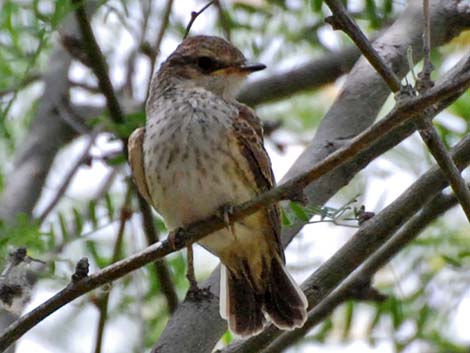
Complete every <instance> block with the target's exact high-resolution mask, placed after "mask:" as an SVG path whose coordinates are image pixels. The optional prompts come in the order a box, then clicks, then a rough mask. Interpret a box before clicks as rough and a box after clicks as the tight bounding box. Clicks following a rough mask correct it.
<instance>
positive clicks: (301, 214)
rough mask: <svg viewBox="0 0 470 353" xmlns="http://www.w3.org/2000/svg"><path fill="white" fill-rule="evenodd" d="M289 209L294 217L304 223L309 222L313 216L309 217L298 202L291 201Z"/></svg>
mask: <svg viewBox="0 0 470 353" xmlns="http://www.w3.org/2000/svg"><path fill="white" fill-rule="evenodd" d="M289 207H290V209H291V210H292V212H293V213H294V215H295V216H296V217H297V218H298V219H299V220H301V221H302V222H308V221H309V220H310V218H311V215H309V214H308V213H307V211H306V209H305V208H304V207H303V206H301V205H300V204H298V203H297V202H294V201H291V202H290V203H289Z"/></svg>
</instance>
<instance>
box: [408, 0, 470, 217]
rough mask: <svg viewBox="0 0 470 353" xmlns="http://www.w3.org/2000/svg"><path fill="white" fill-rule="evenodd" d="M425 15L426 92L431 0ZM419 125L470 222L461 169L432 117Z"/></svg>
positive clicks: (420, 87)
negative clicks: (450, 153) (433, 122)
mask: <svg viewBox="0 0 470 353" xmlns="http://www.w3.org/2000/svg"><path fill="white" fill-rule="evenodd" d="M423 17H424V21H423V22H424V25H423V28H424V31H423V32H424V35H423V48H424V66H423V71H422V72H420V74H419V75H418V77H419V78H420V80H419V82H418V90H419V91H420V92H425V91H426V90H428V89H429V88H430V87H432V86H433V82H432V80H431V73H432V71H433V69H434V66H433V64H432V62H431V25H430V22H431V21H430V16H429V0H423ZM417 124H418V127H419V134H420V136H421V138H422V139H423V141H424V142H425V143H426V146H427V147H428V149H429V150H430V151H431V154H432V155H433V157H434V159H435V160H436V161H437V163H438V164H439V166H440V167H441V169H442V171H443V172H444V174H445V176H446V178H447V180H449V184H450V186H451V188H452V190H453V191H454V193H455V195H456V196H457V199H458V200H459V202H460V205H461V206H462V209H463V211H464V213H465V215H466V216H467V220H468V221H469V222H470V190H469V189H468V186H467V185H466V184H465V181H464V180H463V178H462V177H461V175H460V173H459V170H458V169H457V167H456V166H455V164H454V161H453V160H452V158H451V157H450V156H449V153H448V152H447V150H446V147H445V145H444V143H443V142H442V140H441V138H440V136H439V133H438V132H437V130H436V128H435V127H434V125H433V124H432V121H431V119H429V118H428V117H424V119H423V120H422V121H418V122H417Z"/></svg>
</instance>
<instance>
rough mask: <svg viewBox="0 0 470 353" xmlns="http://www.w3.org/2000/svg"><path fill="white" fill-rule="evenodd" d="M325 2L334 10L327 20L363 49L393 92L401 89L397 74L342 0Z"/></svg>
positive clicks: (326, 0) (363, 52) (327, 0)
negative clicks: (381, 55)
mask: <svg viewBox="0 0 470 353" xmlns="http://www.w3.org/2000/svg"><path fill="white" fill-rule="evenodd" d="M325 2H326V3H327V5H328V6H329V8H330V9H331V12H333V16H331V17H328V18H326V19H325V21H326V22H327V23H329V24H331V25H332V26H333V28H334V29H342V30H343V31H344V32H346V33H347V34H348V35H349V37H351V39H352V40H353V42H354V43H355V44H356V45H357V47H358V48H359V49H360V50H361V52H362V54H363V55H364V56H365V57H366V58H367V60H369V62H370V63H371V65H372V66H373V67H374V68H375V69H376V70H377V72H378V73H379V74H380V76H382V78H383V79H384V81H385V82H387V85H388V86H389V87H390V89H391V90H392V92H397V91H399V90H400V87H401V84H400V80H399V79H398V77H397V75H396V74H395V73H394V72H393V71H392V70H390V68H389V67H388V66H387V64H386V63H385V62H384V61H383V59H382V58H381V57H380V55H379V54H378V53H377V52H376V51H375V49H374V48H373V47H372V45H371V44H370V42H369V40H368V39H367V37H366V36H365V35H364V33H362V31H361V30H360V28H359V27H358V26H357V25H356V23H355V22H354V20H353V19H352V18H351V17H350V16H349V15H348V13H347V12H346V9H345V8H344V5H343V4H342V3H341V1H339V0H325Z"/></svg>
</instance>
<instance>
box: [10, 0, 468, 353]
mask: <svg viewBox="0 0 470 353" xmlns="http://www.w3.org/2000/svg"><path fill="white" fill-rule="evenodd" d="M200 6H201V2H199V1H194V0H190V1H189V0H176V1H175V6H174V9H175V12H176V13H177V14H178V16H182V17H184V18H188V17H189V12H190V9H198V8H199V7H200ZM129 10H130V11H135V9H133V8H132V7H130V8H129ZM204 16H206V18H208V19H209V20H205V21H203V20H201V19H198V20H197V21H196V22H195V24H194V26H193V29H192V31H193V32H194V33H203V32H204V33H211V31H210V29H209V30H206V28H207V27H209V28H210V23H211V21H212V19H213V13H212V12H210V11H208V12H207V13H206V14H205V15H204ZM131 17H132V16H131ZM185 22H187V21H185ZM109 24H113V25H114V27H115V28H116V30H118V32H114V31H113V32H108V31H107V30H105V29H104V27H96V26H95V32H96V34H97V36H98V39H99V41H100V43H101V44H103V43H107V44H108V45H109V43H112V45H115V46H116V47H119V48H120V53H121V54H122V57H118V58H117V59H116V60H117V63H122V62H123V61H124V60H125V58H126V54H127V53H129V51H130V50H131V49H132V45H134V43H133V37H132V36H131V35H130V34H128V33H127V32H126V31H124V30H122V28H120V24H119V22H118V21H117V19H116V16H114V15H113V14H110V15H109V16H108V18H107V26H109ZM153 25H154V26H155V27H156V28H158V26H159V23H156V24H153ZM107 28H109V27H107ZM116 33H119V36H117V35H116ZM322 37H323V40H325V41H327V42H328V43H330V44H331V45H332V47H333V49H334V47H335V42H337V41H336V34H335V33H333V32H332V31H331V30H329V29H328V28H326V27H325V29H324V30H323V31H322ZM177 43H178V39H177V38H174V37H172V36H167V37H166V39H165V41H164V43H163V46H162V54H161V55H160V60H162V59H164V58H165V57H166V56H168V55H169V54H170V53H171V52H172V51H173V49H174V48H175V46H176V45H177ZM104 47H106V45H104ZM297 62H298V57H297V56H295V57H293V58H292V59H291V60H286V61H285V62H283V63H280V64H279V65H277V63H270V67H273V70H276V69H279V67H286V66H292V65H295V64H296V63H297ZM110 65H111V66H112V67H113V71H112V78H113V83H114V85H115V87H116V86H119V84H120V83H121V82H122V81H123V80H124V72H123V71H122V67H121V68H119V66H118V65H116V62H115V63H110ZM116 67H118V68H116ZM86 72H87V71H86V70H85V69H84V68H83V67H82V66H81V65H80V64H76V65H74V68H73V70H72V71H71V73H70V76H71V77H72V78H74V79H77V80H83V77H84V75H85V74H86ZM147 75H148V66H147V65H146V63H145V62H144V61H142V62H141V65H140V70H139V71H138V73H137V77H138V78H140V79H141V81H143V80H144V79H145V78H146V77H147ZM88 80H89V82H94V79H93V77H91V76H90V77H89V78H88ZM137 82H139V80H138V81H137ZM143 87H146V84H145V85H140V87H136V88H137V90H138V92H139V95H140V96H141V97H142V98H143V97H144V96H145V89H143ZM73 99H74V101H76V102H80V101H82V102H83V101H86V102H88V103H90V102H91V101H96V102H102V98H101V97H93V98H92V99H90V97H89V96H88V95H86V94H84V93H83V92H79V91H77V92H75V93H74V96H73ZM328 104H330V102H328ZM263 111H265V110H263ZM440 119H443V118H442V117H441V118H440ZM442 121H444V120H442ZM453 121H454V120H452V118H451V117H446V118H445V122H446V123H449V122H450V124H452V123H453ZM454 125H455V124H454ZM453 127H454V128H455V129H456V130H460V129H462V128H463V127H461V126H458V125H455V126H453ZM312 137H313V132H309V133H307V134H306V136H305V140H309V139H311V138H312ZM273 138H274V139H276V140H277V141H281V142H289V143H288V147H287V148H286V151H285V153H283V154H280V153H279V152H278V151H277V150H276V149H275V148H273V146H272V144H271V143H270V142H268V143H267V149H268V152H269V154H270V156H271V159H272V162H273V169H274V173H275V175H276V179H277V180H280V179H281V177H282V176H283V174H284V173H285V172H286V171H287V170H288V169H289V167H290V165H291V164H292V163H293V161H294V160H295V159H296V158H297V156H298V155H299V154H300V153H301V152H302V150H303V146H302V145H300V144H296V143H295V141H296V136H294V135H292V134H290V133H287V132H284V131H280V132H277V133H275V134H274V136H273ZM85 144H86V139H84V138H80V139H78V140H77V141H76V142H75V143H73V144H71V145H70V146H68V147H67V148H66V149H65V150H64V151H63V152H61V154H60V155H59V156H58V158H57V161H56V163H55V165H54V168H53V172H52V173H51V175H50V176H49V178H48V182H47V188H46V190H45V192H44V195H43V198H42V200H41V202H40V203H39V205H38V207H37V210H41V209H42V207H44V205H45V204H47V201H48V200H49V199H50V198H51V197H52V196H53V195H54V194H55V190H56V188H57V186H58V185H59V184H60V183H61V181H62V178H63V176H64V175H65V173H66V172H67V170H68V169H69V166H71V165H72V164H73V163H74V161H73V160H71V158H70V155H72V154H73V155H77V156H78V154H79V153H80V151H81V150H82V149H83V148H84V146H85ZM115 147H116V145H115V143H110V142H109V139H108V138H107V137H106V136H102V137H100V138H99V139H98V141H97V143H96V145H95V147H94V148H93V149H92V154H93V155H102V154H103V153H104V152H106V151H108V150H110V149H115ZM399 150H400V152H397V151H392V152H389V153H388V154H386V155H385V156H382V157H380V158H379V159H378V160H376V161H374V162H373V163H372V164H371V165H370V166H369V167H368V168H367V171H366V172H362V173H360V175H359V176H358V177H356V179H355V181H354V182H353V183H351V185H350V186H348V190H347V191H346V194H347V195H349V196H353V195H355V194H357V193H360V194H361V195H362V196H361V197H360V200H361V203H363V204H365V205H366V207H367V210H370V211H379V210H381V209H382V208H383V207H384V206H385V205H387V204H389V203H390V202H391V201H393V200H394V199H395V198H396V197H397V196H399V195H400V194H401V193H402V192H403V191H404V190H405V188H406V187H407V186H409V185H410V184H411V183H412V182H413V181H414V180H415V179H416V177H417V176H418V175H420V174H421V173H422V172H423V171H425V170H426V169H427V168H428V167H429V165H430V162H431V161H430V160H429V158H428V157H426V153H425V150H424V148H423V144H422V143H421V141H420V140H419V138H416V136H415V137H414V138H411V139H409V140H407V141H406V142H405V143H403V144H402V145H401V146H400V147H399ZM398 153H403V154H408V155H409V154H412V155H414V156H415V157H416V158H409V159H402V162H401V164H400V163H397V159H396V158H394V159H393V161H391V156H394V157H396V155H397V154H398ZM59 165H60V168H59V167H58V166H59ZM108 171H109V169H108V167H107V166H106V165H105V164H103V163H101V162H99V161H95V162H94V163H93V166H92V167H83V168H81V170H80V172H79V173H78V174H77V175H76V177H75V178H74V180H73V182H72V184H71V186H70V187H69V189H68V190H67V193H66V196H67V197H66V198H65V199H64V200H63V201H62V202H61V204H60V205H59V206H60V208H62V209H67V207H68V206H69V205H70V202H69V200H74V201H75V200H87V199H88V198H90V197H91V196H93V195H94V193H95V192H96V190H97V189H99V186H100V181H102V180H103V178H104V177H105V176H106V174H107V173H108ZM113 190H114V191H116V192H117V191H120V190H123V185H122V183H121V184H119V183H117V185H114V187H113ZM342 202H344V199H342V198H341V197H336V198H334V199H333V200H332V201H330V202H329V205H333V206H339V205H340V204H341V203H342ZM452 215H453V217H455V222H454V224H455V226H456V227H462V226H463V225H464V224H465V222H464V221H463V217H462V213H461V211H460V210H455V211H454V212H453V214H452ZM134 218H135V217H134ZM116 227H117V224H113V225H110V226H109V227H107V228H105V229H103V230H102V231H99V232H96V233H94V234H93V235H92V237H93V239H99V240H100V241H101V242H102V243H103V244H106V243H108V244H109V245H110V247H109V249H111V244H112V241H113V237H114V234H115V228H116ZM131 227H133V233H134V234H136V236H135V239H133V241H132V242H130V243H132V244H133V246H134V247H135V249H133V250H134V251H138V250H139V249H142V248H144V247H145V241H144V238H143V236H142V234H141V231H140V224H139V222H138V220H136V219H133V220H132V222H131ZM354 231H355V230H354V229H350V228H342V227H338V226H332V225H330V224H325V223H320V224H315V225H310V226H307V227H305V228H304V230H303V235H301V236H299V237H298V238H297V239H296V240H294V242H293V243H292V245H291V246H290V248H289V249H288V250H287V262H288V264H289V265H293V267H297V266H296V265H301V264H305V259H306V258H308V259H309V260H308V261H309V262H311V263H312V264H311V266H309V270H308V272H306V271H303V272H301V271H293V274H294V277H295V278H296V279H297V281H298V282H301V281H302V280H303V279H304V278H305V277H306V276H307V275H308V274H309V273H310V272H311V271H312V268H314V267H315V266H318V265H319V264H321V263H322V262H323V261H325V260H327V259H328V258H329V257H330V256H331V255H333V254H334V252H335V251H336V250H337V249H338V248H339V247H340V246H341V245H342V244H343V243H344V242H345V241H346V240H347V239H349V237H350V235H351V234H353V233H354ZM300 250H301V251H300ZM109 251H111V250H109ZM83 254H84V248H83V244H82V243H81V242H73V243H72V244H71V245H70V246H68V247H67V248H66V250H65V252H64V253H63V256H62V257H63V258H64V259H67V261H64V262H63V263H62V264H59V265H58V268H60V269H61V271H62V272H63V275H64V278H63V279H62V280H60V279H59V280H58V279H57V278H55V279H53V280H52V281H47V282H46V281H43V282H41V285H40V286H38V287H37V290H36V291H35V292H34V296H33V300H32V301H31V303H30V304H29V306H28V308H27V310H30V309H32V308H34V307H35V306H37V305H39V304H40V303H42V302H43V301H44V300H46V299H47V298H49V297H50V296H52V295H53V294H55V293H56V291H57V290H58V289H59V288H60V286H62V285H65V284H66V278H67V276H69V274H70V273H71V272H72V268H73V263H75V262H76V261H78V260H79V259H80V258H81V257H82V255H83ZM307 254H308V256H307ZM216 264H217V259H216V258H214V257H212V255H210V254H208V253H207V252H205V251H204V250H202V249H201V248H198V250H197V251H196V270H197V272H198V275H205V274H207V273H209V272H208V271H209V268H208V266H215V265H216ZM91 270H92V271H94V270H96V268H92V269H91ZM399 270H400V266H399V265H398V264H395V265H392V266H390V265H389V266H388V267H387V268H386V269H385V270H383V271H382V272H381V274H380V276H384V277H388V278H389V277H390V276H396V272H398V273H399ZM133 276H135V277H136V278H137V280H138V281H137V283H140V282H141V280H142V276H139V271H137V272H136V273H135V274H133ZM380 276H379V277H380ZM58 282H60V283H59V284H58ZM407 285H408V284H407V283H401V284H400V285H399V286H398V285H397V292H398V293H399V292H400V291H406V289H407V288H406V287H407ZM410 285H411V286H412V285H413V284H410ZM118 287H119V282H116V283H115V284H114V290H113V292H112V294H111V307H112V305H113V295H114V294H113V293H115V291H116V292H117V291H118V289H117V290H116V288H118ZM139 287H140V288H139ZM143 287H145V283H140V285H138V286H137V288H136V298H138V296H139V295H141V294H142V291H143V290H142V288H143ZM157 305H158V303H156V306H157ZM362 311H363V315H359V317H357V318H356V319H357V322H355V324H354V325H353V327H354V329H353V336H354V338H355V340H354V341H352V343H350V344H343V343H342V342H341V338H340V337H334V335H333V338H332V339H330V340H329V341H328V344H325V345H317V344H311V343H310V344H305V345H303V346H302V347H301V348H292V349H290V350H289V351H288V352H291V353H293V352H299V353H305V352H331V353H332V352H335V353H336V352H338V353H339V352H344V353H346V352H358V351H359V352H364V353H368V352H371V353H372V352H381V353H388V352H392V346H391V345H390V342H389V341H388V340H387V337H386V336H383V337H377V338H378V339H379V343H378V344H377V345H376V346H371V345H369V344H368V343H367V337H365V328H366V326H367V321H368V320H369V319H370V317H369V316H368V313H370V310H369V308H368V307H367V305H363V309H362ZM139 315H141V316H142V315H143V316H145V313H136V316H139ZM469 317H470V299H469V298H467V299H465V300H464V301H462V303H461V305H460V307H459V309H458V310H457V312H456V315H455V320H454V321H453V322H452V323H451V326H450V328H451V330H452V331H454V334H455V335H456V336H457V337H459V338H460V339H461V340H462V341H463V340H466V341H467V342H469V343H470V340H469V337H468V325H469V322H468V318H469ZM71 318H73V319H71ZM97 319H98V311H97V310H96V308H95V307H93V306H92V305H90V304H89V303H88V301H87V300H83V299H79V300H77V301H75V302H73V303H72V304H71V305H68V306H67V307H65V308H62V309H60V310H59V311H58V312H56V313H55V314H53V315H52V316H51V317H49V318H48V319H46V320H44V321H43V322H42V323H40V324H39V325H38V326H36V327H35V328H34V329H33V330H31V331H30V332H29V333H27V334H26V335H25V336H24V337H23V338H22V339H21V340H20V342H19V344H18V350H17V352H18V353H30V352H35V353H46V352H47V353H62V352H64V347H66V348H67V352H68V353H75V352H76V353H79V352H80V353H82V352H90V351H91V350H92V347H93V342H94V339H95V338H94V335H95V332H96V329H95V327H96V321H97ZM58 327H60V328H59V330H60V332H62V336H61V337H57V335H56V332H57V330H56V328H58ZM139 329H140V328H139V327H138V324H136V320H134V319H132V318H129V317H120V318H113V319H112V320H110V321H109V322H108V324H107V327H106V332H105V340H104V347H105V349H104V351H105V352H106V353H124V352H127V350H126V349H125V348H126V347H129V346H130V343H131V342H132V340H134V341H135V342H139V339H140V336H139V332H140V331H139ZM409 329H410V330H411V331H412V330H413V328H409ZM404 331H406V330H404ZM123 332H125V334H123ZM384 332H386V331H384ZM403 334H404V335H406V332H404V333H403ZM61 340H62V341H61ZM422 349H423V347H414V348H412V349H410V350H409V351H408V352H409V353H412V352H420V351H422Z"/></svg>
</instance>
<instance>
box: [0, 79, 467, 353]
mask: <svg viewBox="0 0 470 353" xmlns="http://www.w3.org/2000/svg"><path fill="white" fill-rule="evenodd" d="M469 84H470V73H465V74H463V75H461V76H460V77H459V78H457V79H455V80H452V81H451V82H446V83H445V84H442V85H439V86H436V87H434V88H432V89H431V90H429V91H428V92H427V93H425V94H423V95H422V96H419V97H411V98H407V99H406V101H403V102H402V103H401V104H400V105H399V106H398V107H396V108H395V109H394V110H393V111H392V112H391V113H390V114H389V115H388V117H387V118H385V119H382V120H381V121H379V122H378V123H376V124H375V125H374V126H372V127H370V128H368V129H367V130H365V131H364V132H363V133H361V134H359V135H358V136H357V137H355V138H354V139H352V140H351V143H350V144H349V145H348V146H345V147H343V148H340V149H338V150H337V151H336V152H333V153H332V154H331V155H330V156H329V157H327V158H326V159H325V160H323V161H322V162H320V163H319V164H317V165H316V166H315V167H313V168H312V169H311V170H309V171H307V172H305V173H302V174H300V175H299V176H297V177H295V178H293V179H291V180H290V181H288V182H286V183H284V184H282V185H280V186H278V187H276V188H274V189H272V190H270V191H267V192H265V193H263V194H261V195H259V196H257V197H256V198H254V199H253V200H250V201H248V202H245V203H243V204H242V205H239V206H236V207H234V208H233V211H232V212H231V214H230V220H232V221H237V220H240V219H242V218H244V217H246V216H248V215H250V214H252V213H254V212H256V211H257V210H259V209H261V208H264V207H268V206H269V205H272V204H273V203H276V202H279V201H281V200H284V199H288V198H289V197H290V196H291V195H296V194H298V190H299V189H302V188H303V187H305V186H306V185H308V184H310V183H311V182H312V181H314V180H316V179H318V178H319V177H321V176H323V175H325V174H326V173H328V172H331V171H332V170H334V169H336V168H338V167H339V166H341V165H343V164H345V163H346V162H347V161H349V160H351V159H352V158H353V156H354V155H356V154H358V153H359V152H361V151H363V150H365V149H367V147H368V146H369V145H370V144H372V143H373V142H374V141H376V140H378V139H379V138H380V137H382V136H384V135H386V134H387V133H388V132H389V131H391V130H392V129H393V128H394V127H396V126H398V125H401V124H402V123H404V122H405V121H407V120H409V119H411V118H412V117H415V116H416V114H418V113H417V112H419V111H420V110H424V109H426V108H427V107H429V106H430V105H432V104H434V103H436V102H439V101H440V100H441V99H442V100H444V99H447V98H448V97H449V96H452V95H455V91H457V90H460V89H462V88H463V87H466V86H468V85H469ZM468 140H469V139H467V140H466V143H465V144H464V146H466V147H468V146H467V145H470V141H468ZM462 148H463V147H462ZM464 155H470V154H469V153H467V154H464ZM374 219H375V217H374V218H372V220H374ZM224 227H226V224H225V222H224V220H223V219H221V217H220V216H218V212H216V214H214V215H213V216H210V217H208V218H206V219H204V220H201V221H198V222H194V223H192V224H190V225H189V226H188V227H187V228H185V229H179V230H178V231H177V232H176V234H174V236H173V239H174V241H172V242H169V241H168V240H164V241H162V242H159V243H156V244H153V245H151V246H149V247H148V248H146V249H144V250H142V251H141V252H139V253H137V254H135V255H131V256H129V257H127V258H126V259H123V260H121V261H118V262H117V263H115V264H113V265H110V266H108V267H106V268H104V269H102V270H101V271H98V272H96V273H94V274H92V275H90V276H88V277H87V278H85V279H84V280H82V281H78V282H74V283H72V284H69V285H68V286H67V287H66V288H64V289H63V290H61V291H60V292H58V293H57V294H56V295H54V296H53V297H52V298H50V299H49V300H47V301H46V302H44V303H43V304H41V305H39V306H38V307H36V308H35V309H33V310H32V311H31V312H29V313H27V314H25V315H23V316H22V317H21V318H20V319H18V320H17V321H15V322H14V323H12V324H11V325H10V326H9V327H8V328H7V329H6V330H5V331H4V332H3V334H2V335H1V336H0V351H1V350H4V349H6V348H7V347H8V346H9V345H11V344H12V343H13V342H14V341H15V340H17V339H18V338H19V337H21V336H22V335H23V334H24V333H26V332H27V331H28V330H30V329H31V328H32V327H34V326H35V325H37V324H38V323H39V322H41V321H42V320H43V319H44V318H46V317H47V316H49V315H50V314H52V313H53V312H55V311H56V310H58V309H59V308H61V307H63V306H64V305H66V304H68V303H70V302H71V301H72V300H74V299H76V298H78V297H79V296H81V295H83V294H85V293H87V292H89V291H91V290H93V289H96V288H98V287H99V286H101V285H103V284H105V283H108V282H111V281H114V280H116V279H118V278H120V277H122V276H124V275H126V274H128V273H130V272H132V271H135V270H136V269H138V268H140V267H142V266H144V265H146V264H148V263H150V262H152V261H155V260H157V259H160V258H163V257H164V256H166V255H168V254H170V253H172V252H175V251H177V250H180V249H182V248H184V247H187V246H188V245H189V244H192V243H194V242H196V241H198V240H199V239H201V238H203V237H204V236H205V235H207V234H210V233H213V232H215V231H217V230H220V229H222V228H224Z"/></svg>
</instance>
